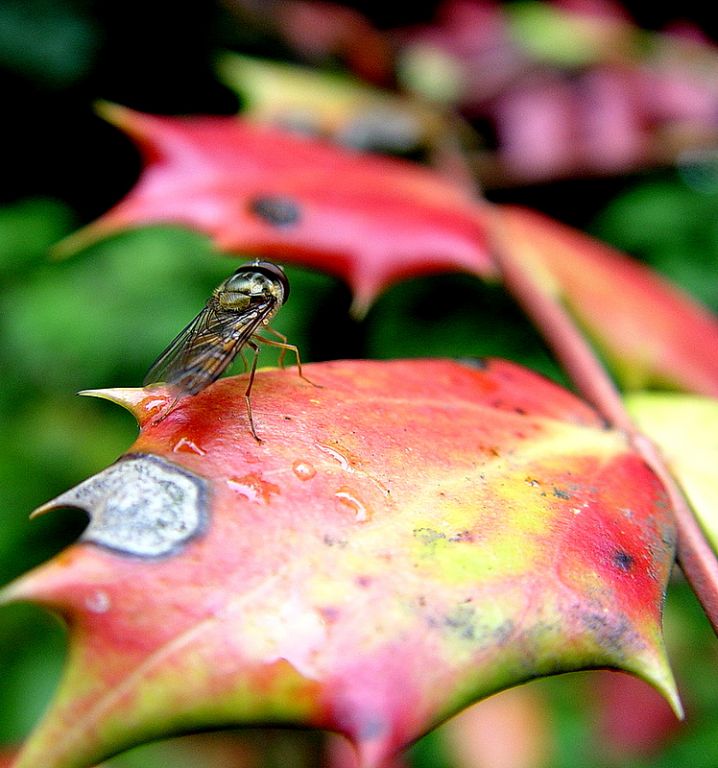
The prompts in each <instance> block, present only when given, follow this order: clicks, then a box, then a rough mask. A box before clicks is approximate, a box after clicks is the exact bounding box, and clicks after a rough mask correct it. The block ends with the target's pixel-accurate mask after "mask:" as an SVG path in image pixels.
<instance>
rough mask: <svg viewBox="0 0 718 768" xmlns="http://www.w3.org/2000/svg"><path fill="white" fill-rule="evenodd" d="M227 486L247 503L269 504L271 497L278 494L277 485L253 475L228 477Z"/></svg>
mask: <svg viewBox="0 0 718 768" xmlns="http://www.w3.org/2000/svg"><path fill="white" fill-rule="evenodd" d="M227 485H228V486H229V487H230V488H231V489H232V490H233V491H236V492H237V493H240V494H241V495H242V496H244V497H245V498H246V499H247V500H248V501H254V502H257V503H262V504H269V503H270V501H271V500H272V496H273V495H275V494H278V493H279V486H278V485H276V484H275V483H270V482H269V481H268V480H265V479H264V478H262V477H260V476H259V475H257V474H255V473H250V474H248V475H243V476H242V477H230V478H228V479H227Z"/></svg>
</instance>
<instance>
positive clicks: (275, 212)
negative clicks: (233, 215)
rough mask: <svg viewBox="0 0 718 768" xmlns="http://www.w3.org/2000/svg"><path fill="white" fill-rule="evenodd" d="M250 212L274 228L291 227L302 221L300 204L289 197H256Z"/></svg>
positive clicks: (250, 205) (250, 204) (250, 206)
mask: <svg viewBox="0 0 718 768" xmlns="http://www.w3.org/2000/svg"><path fill="white" fill-rule="evenodd" d="M249 210H250V211H251V212H252V213H254V214H255V215H256V216H259V218H260V219H263V220H264V221H266V222H267V224H271V225H272V226H273V227H290V226H292V225H294V224H298V223H299V220H300V219H301V210H300V208H299V204H298V203H296V202H295V201H294V200H292V199H291V198H289V197H279V196H272V195H268V196H266V197H255V198H254V200H252V201H251V202H250V203H249Z"/></svg>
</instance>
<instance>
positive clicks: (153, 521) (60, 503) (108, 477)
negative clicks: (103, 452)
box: [42, 454, 207, 557]
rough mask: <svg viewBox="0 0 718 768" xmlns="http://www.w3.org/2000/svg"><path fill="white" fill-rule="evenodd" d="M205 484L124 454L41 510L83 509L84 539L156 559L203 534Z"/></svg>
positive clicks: (155, 461) (172, 467) (154, 460)
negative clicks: (86, 521) (85, 516)
mask: <svg viewBox="0 0 718 768" xmlns="http://www.w3.org/2000/svg"><path fill="white" fill-rule="evenodd" d="M205 486H206V483H205V481H204V480H203V479H202V478H200V477H198V476H197V475H194V474H192V473H191V472H189V471H188V470H186V469H184V468H182V467H179V466H177V465H176V464H172V463H170V462H169V461H166V460H165V459H163V458H161V457H159V456H150V455H144V454H136V455H129V456H127V457H125V458H123V459H121V460H120V461H118V462H117V463H116V464H113V465H112V466H110V467H108V468H107V469H105V470H103V471H102V472H100V473H98V474H97V475H94V476H93V477H91V478H89V479H88V480H85V481H84V482H83V483H80V484H79V485H77V486H75V487H74V488H72V489H70V490H69V491H66V492H65V493H63V494H62V495H60V496H58V497H57V498H56V499H53V501H51V502H50V503H49V504H46V505H45V506H44V507H42V510H43V511H44V510H48V509H57V508H59V507H78V508H80V509H83V510H85V511H86V512H87V513H88V514H89V515H90V524H89V525H88V526H87V528H86V529H85V531H84V533H83V534H82V537H81V538H82V540H83V541H91V542H93V543H94V544H99V545H100V546H103V547H108V548H109V549H113V550H117V551H119V552H125V553H127V554H130V555H137V556H140V557H158V556H161V555H167V554H171V553H173V552H175V551H176V550H177V549H178V548H179V547H180V546H181V545H183V544H185V543H186V542H187V541H189V540H190V539H191V538H193V537H194V536H196V535H198V534H200V533H202V531H203V530H204V527H205V522H206V516H207V510H206V507H207V501H206V497H207V493H206V487H205Z"/></svg>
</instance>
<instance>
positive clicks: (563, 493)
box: [553, 488, 571, 500]
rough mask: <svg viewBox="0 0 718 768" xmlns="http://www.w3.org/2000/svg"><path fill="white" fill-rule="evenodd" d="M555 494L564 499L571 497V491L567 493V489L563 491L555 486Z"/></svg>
mask: <svg viewBox="0 0 718 768" xmlns="http://www.w3.org/2000/svg"><path fill="white" fill-rule="evenodd" d="M553 495H554V496H555V497H556V498H557V499H564V500H568V499H570V498H571V494H570V493H567V492H566V491H562V490H561V489H560V488H554V489H553Z"/></svg>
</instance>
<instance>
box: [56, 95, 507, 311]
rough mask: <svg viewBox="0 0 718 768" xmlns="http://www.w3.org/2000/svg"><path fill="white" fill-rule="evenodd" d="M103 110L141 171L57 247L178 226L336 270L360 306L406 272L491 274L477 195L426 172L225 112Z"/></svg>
mask: <svg viewBox="0 0 718 768" xmlns="http://www.w3.org/2000/svg"><path fill="white" fill-rule="evenodd" d="M101 112H102V114H103V115H104V116H105V117H106V118H107V119H108V120H110V121H111V122H113V123H115V124H116V125H118V126H120V127H121V128H122V129H123V130H125V131H127V132H128V133H129V134H130V135H131V136H132V137H133V139H134V140H135V141H136V142H137V143H138V144H139V146H140V149H141V150H142V152H143V153H144V156H145V161H146V167H145V170H144V172H143V175H142V177H141V179H140V180H139V182H138V184H137V185H136V186H135V188H134V189H133V190H132V191H131V192H130V193H129V195H128V196H127V197H125V198H124V200H122V201H121V202H120V203H119V204H118V205H117V206H116V207H115V208H113V209H112V210H111V211H109V212H108V213H107V214H105V215H104V216H103V217H102V218H100V219H99V220H98V221H97V222H95V223H94V224H91V225H90V226H89V227H86V228H85V229H83V230H81V231H80V232H78V233H77V234H76V235H75V236H73V237H72V238H70V239H68V240H67V241H65V244H64V249H65V250H69V249H72V248H74V247H77V246H79V245H85V244H87V243H89V242H92V241H94V240H95V239H97V238H100V237H104V236H106V235H108V234H110V233H112V232H115V231H118V230H121V229H125V228H127V227H132V226H137V225H138V224H143V223H144V224H146V223H152V222H174V223H179V224H185V225H188V226H191V227H195V228H197V229H200V230H202V231H204V232H207V233H209V234H210V235H211V236H212V238H213V240H214V242H215V243H216V245H217V246H218V247H219V248H220V249H224V250H227V251H232V252H235V253H237V252H239V253H243V254H248V253H252V254H254V253H256V254H261V255H262V256H265V257H272V256H279V257H281V258H282V259H284V260H287V261H300V262H301V261H303V262H304V263H307V264H311V265H312V266H314V267H316V268H318V269H321V270H324V271H326V272H329V273H332V274H335V275H338V276H339V277H341V278H342V279H344V280H345V281H346V282H347V283H349V285H350V286H351V288H352V290H353V292H354V305H355V309H356V310H357V311H359V312H361V311H362V310H365V309H366V308H367V307H368V305H369V304H370V303H371V301H372V300H373V299H374V298H375V297H376V295H377V293H379V292H380V291H381V290H382V289H383V288H385V287H386V286H387V285H388V284H390V283H391V282H394V281H396V280H398V279H401V278H404V277H407V276H414V275H420V274H426V273H435V272H440V271H446V270H453V271H456V270H464V271H469V272H475V273H478V274H482V275H484V276H491V275H493V274H495V270H494V268H493V265H492V263H491V260H490V258H489V256H488V253H487V251H486V242H485V240H486V236H485V229H484V225H483V221H482V219H481V217H480V216H478V215H477V208H476V202H475V200H474V199H473V198H472V197H471V196H470V195H468V194H467V193H466V192H465V191H463V190H462V189H460V188H458V187H457V186H455V185H454V184H452V183H450V182H448V181H445V180H443V179H442V178H441V177H439V176H437V175H436V174H433V173H432V172H430V171H428V170H426V169H424V168H421V167H419V166H416V165H412V164H411V163H402V162H400V161H398V160H392V159H389V158H381V157H373V156H370V155H361V154H358V153H356V152H348V151H342V150H340V149H338V148H336V147H333V146H331V145H330V144H328V143H325V142H322V141H319V140H316V139H310V138H306V137H301V136H297V135H294V134H291V133H287V132H284V131H280V130H277V129H275V128H271V127H269V126H262V125H254V124H252V123H249V122H245V121H242V120H241V119H239V118H234V117H192V118H171V117H158V116H151V115H143V114H140V113H138V112H133V111H131V110H129V109H125V108H123V107H118V106H113V105H104V106H102V107H101Z"/></svg>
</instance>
